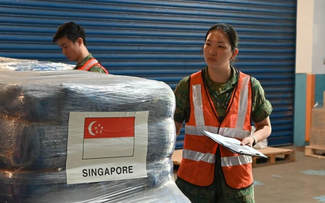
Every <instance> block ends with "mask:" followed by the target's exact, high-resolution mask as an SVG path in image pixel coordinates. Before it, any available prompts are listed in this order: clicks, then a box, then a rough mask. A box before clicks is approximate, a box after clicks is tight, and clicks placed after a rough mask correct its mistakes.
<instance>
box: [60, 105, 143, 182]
mask: <svg viewBox="0 0 325 203" xmlns="http://www.w3.org/2000/svg"><path fill="white" fill-rule="evenodd" d="M148 115H149V112H148V111H142V112H71V113H70V117H69V131H68V133H69V134H68V150H67V164H66V175H67V184H77V183H90V182H101V181H113V180H122V179H134V178H142V177H147V170H146V157H147V147H148Z"/></svg>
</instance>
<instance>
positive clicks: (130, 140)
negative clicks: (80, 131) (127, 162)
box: [83, 117, 135, 159]
mask: <svg viewBox="0 0 325 203" xmlns="http://www.w3.org/2000/svg"><path fill="white" fill-rule="evenodd" d="M84 126H85V129H84V142H83V159H100V158H113V157H132V156H133V155H134V143H135V140H134V139H135V136H134V134H135V130H134V129H135V117H99V118H85V125H84Z"/></svg>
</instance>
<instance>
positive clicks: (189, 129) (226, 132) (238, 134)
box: [185, 125, 251, 139]
mask: <svg viewBox="0 0 325 203" xmlns="http://www.w3.org/2000/svg"><path fill="white" fill-rule="evenodd" d="M218 129H219V128H218V127H214V126H201V127H199V128H198V127H196V126H189V125H186V126H185V134H187V135H196V136H205V135H203V134H202V131H203V130H206V131H209V132H212V133H218ZM219 134H221V135H223V136H226V137H233V138H238V139H244V138H245V137H247V136H249V135H251V131H248V130H243V129H236V128H226V127H223V128H220V130H219Z"/></svg>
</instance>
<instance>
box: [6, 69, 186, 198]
mask: <svg viewBox="0 0 325 203" xmlns="http://www.w3.org/2000/svg"><path fill="white" fill-rule="evenodd" d="M174 109H175V99H174V94H173V92H172V90H171V89H170V87H169V86H168V85H166V84H165V83H163V82H158V81H153V80H147V79H142V78H135V77H127V76H114V75H105V74H99V73H89V72H85V71H42V72H38V71H22V72H16V71H1V75H0V202H17V203H19V202H33V203H37V202H48V203H52V202H53V203H54V202H62V203H63V202H189V201H188V199H187V198H186V197H185V196H184V195H183V194H182V193H181V192H180V191H179V190H178V188H177V187H176V185H175V183H174V180H173V177H172V170H173V163H172V161H171V158H170V157H171V154H172V153H173V150H174V146H175V139H176V138H175V127H174V122H173V113H174ZM138 111H148V112H149V116H148V146H147V147H148V149H147V157H146V169H147V175H148V177H145V178H137V179H126V180H117V181H103V182H92V183H82V184H70V185H68V184H67V178H66V171H65V168H66V158H67V141H68V130H69V129H68V128H69V113H70V112H138ZM138 147H141V145H140V146H138Z"/></svg>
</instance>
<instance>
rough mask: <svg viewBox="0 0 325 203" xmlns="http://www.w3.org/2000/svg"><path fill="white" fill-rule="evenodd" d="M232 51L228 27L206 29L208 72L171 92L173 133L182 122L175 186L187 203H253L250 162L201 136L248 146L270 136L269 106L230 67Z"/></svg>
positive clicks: (233, 36)
mask: <svg viewBox="0 0 325 203" xmlns="http://www.w3.org/2000/svg"><path fill="white" fill-rule="evenodd" d="M237 46H238V36H237V33H236V31H235V30H234V28H233V27H231V26H230V25H227V24H217V25H215V26H213V27H211V28H210V29H209V30H208V32H207V34H206V37H205V44H204V48H203V53H204V59H205V62H206V64H207V67H206V68H205V69H203V70H201V71H199V72H197V73H194V74H192V75H190V76H189V77H185V78H184V79H183V80H181V81H180V83H179V84H178V86H177V88H176V89H175V96H176V111H175V116H174V119H175V125H176V132H177V134H179V132H180V130H181V127H182V123H183V121H184V120H185V138H184V149H183V159H182V162H181V165H180V167H179V170H178V173H177V176H178V178H177V180H176V183H177V185H178V187H179V188H180V190H181V191H182V192H183V193H184V194H185V195H186V196H187V197H188V198H189V199H190V200H191V201H192V202H204V203H205V202H218V203H219V202H220V203H221V202H222V203H228V202H229V203H230V202H231V203H233V202H235V203H236V202H254V188H253V182H254V181H253V174H252V157H250V156H245V155H239V154H236V153H233V152H231V151H229V150H228V149H227V148H225V147H223V146H220V145H218V144H217V143H216V142H214V141H213V140H212V139H210V138H208V137H207V136H204V135H202V131H203V130H207V131H210V132H212V133H218V134H220V135H223V136H226V137H232V138H236V139H238V140H240V141H241V143H242V145H249V146H250V147H252V146H253V145H254V144H256V143H257V142H259V141H262V140H264V139H266V138H267V137H268V136H269V135H270V134H271V123H270V119H269V115H270V114H271V112H272V106H271V104H270V102H269V101H268V100H266V99H265V96H264V90H263V88H262V86H261V85H260V83H259V81H258V80H257V79H255V78H253V77H250V76H249V75H246V74H244V73H242V72H241V71H238V70H236V69H235V68H234V67H233V66H232V65H231V61H233V60H234V59H235V57H236V56H237V54H238V48H237ZM251 120H253V121H254V124H255V127H256V131H255V132H253V133H251V131H252V129H251V128H252V127H251Z"/></svg>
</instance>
